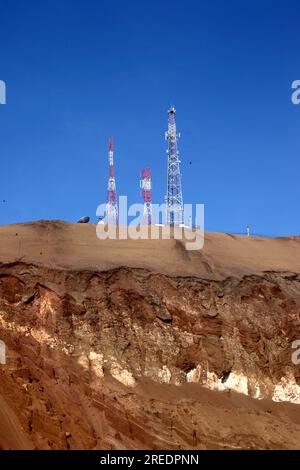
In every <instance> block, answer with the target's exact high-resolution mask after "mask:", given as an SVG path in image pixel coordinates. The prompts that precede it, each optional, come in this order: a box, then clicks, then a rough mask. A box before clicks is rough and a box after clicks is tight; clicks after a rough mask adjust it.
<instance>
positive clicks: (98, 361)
mask: <svg viewBox="0 0 300 470" xmlns="http://www.w3.org/2000/svg"><path fill="white" fill-rule="evenodd" d="M83 357H85V356H80V358H82V362H83V364H86V360H85V359H84V358H83ZM80 358H79V360H80ZM88 367H90V368H91V370H92V372H94V374H95V375H96V376H97V377H100V378H102V377H104V372H103V354H99V353H96V352H94V351H90V353H89V357H88Z"/></svg>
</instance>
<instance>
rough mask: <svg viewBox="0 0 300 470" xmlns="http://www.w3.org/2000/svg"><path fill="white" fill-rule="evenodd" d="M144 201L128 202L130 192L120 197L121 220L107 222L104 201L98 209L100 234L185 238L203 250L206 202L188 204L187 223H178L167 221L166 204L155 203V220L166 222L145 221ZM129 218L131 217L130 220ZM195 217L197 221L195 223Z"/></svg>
mask: <svg viewBox="0 0 300 470" xmlns="http://www.w3.org/2000/svg"><path fill="white" fill-rule="evenodd" d="M143 212H144V205H143V204H141V203H138V204H131V205H130V206H128V203H127V196H120V197H119V201H118V224H112V223H105V218H106V217H107V205H106V204H100V206H99V207H98V209H97V212H96V214H97V216H98V218H99V223H98V224H97V237H98V238H99V239H100V240H106V239H111V240H116V239H118V240H127V239H131V240H148V239H150V240H159V239H163V240H168V239H171V238H174V239H175V240H182V241H183V242H184V244H185V249H186V250H188V251H193V250H201V249H202V248H203V246H204V204H184V207H183V213H184V223H182V224H178V225H176V226H172V225H171V226H170V225H168V224H166V222H165V220H166V204H152V221H160V220H162V223H154V222H153V223H152V224H151V225H145V224H144V223H143ZM129 219H131V220H130V221H129ZM192 220H194V223H193V224H192V222H191V221H192Z"/></svg>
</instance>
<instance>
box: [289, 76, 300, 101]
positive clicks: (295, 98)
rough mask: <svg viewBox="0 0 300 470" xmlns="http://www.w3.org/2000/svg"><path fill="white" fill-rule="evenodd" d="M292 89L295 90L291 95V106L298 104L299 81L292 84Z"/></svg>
mask: <svg viewBox="0 0 300 470" xmlns="http://www.w3.org/2000/svg"><path fill="white" fill-rule="evenodd" d="M292 89H293V90H295V91H293V93H292V96H291V100H292V103H293V104H300V80H294V81H293V83H292Z"/></svg>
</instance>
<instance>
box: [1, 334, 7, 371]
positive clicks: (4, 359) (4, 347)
mask: <svg viewBox="0 0 300 470" xmlns="http://www.w3.org/2000/svg"><path fill="white" fill-rule="evenodd" d="M0 364H2V365H4V364H6V345H5V343H4V341H1V340H0Z"/></svg>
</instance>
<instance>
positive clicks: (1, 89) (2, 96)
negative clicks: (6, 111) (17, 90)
mask: <svg viewBox="0 0 300 470" xmlns="http://www.w3.org/2000/svg"><path fill="white" fill-rule="evenodd" d="M0 104H6V83H5V82H4V81H3V80H0Z"/></svg>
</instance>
